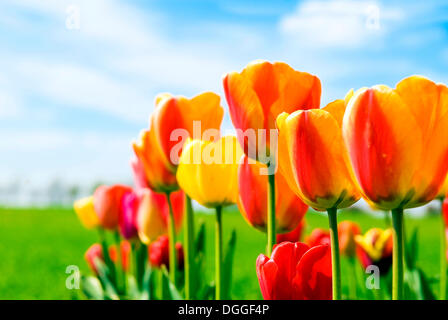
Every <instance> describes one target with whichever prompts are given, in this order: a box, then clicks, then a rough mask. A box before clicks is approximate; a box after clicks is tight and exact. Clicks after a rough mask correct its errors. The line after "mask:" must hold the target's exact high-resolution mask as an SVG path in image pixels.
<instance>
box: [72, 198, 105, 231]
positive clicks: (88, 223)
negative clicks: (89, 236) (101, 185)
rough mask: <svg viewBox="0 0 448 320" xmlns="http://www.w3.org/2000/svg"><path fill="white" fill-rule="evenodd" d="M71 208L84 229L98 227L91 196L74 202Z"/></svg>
mask: <svg viewBox="0 0 448 320" xmlns="http://www.w3.org/2000/svg"><path fill="white" fill-rule="evenodd" d="M73 207H74V209H75V212H76V214H77V215H78V218H79V220H80V221H81V223H82V224H83V225H84V227H86V228H88V229H91V228H95V227H97V226H98V225H99V219H98V215H97V214H96V212H95V208H94V205H93V197H92V196H91V197H86V198H82V199H79V200H77V201H75V203H74V204H73Z"/></svg>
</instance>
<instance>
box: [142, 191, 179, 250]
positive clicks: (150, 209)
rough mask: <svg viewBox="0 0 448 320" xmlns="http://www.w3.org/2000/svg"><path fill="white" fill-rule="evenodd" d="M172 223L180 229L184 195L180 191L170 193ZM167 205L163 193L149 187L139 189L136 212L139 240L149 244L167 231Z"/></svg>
mask: <svg viewBox="0 0 448 320" xmlns="http://www.w3.org/2000/svg"><path fill="white" fill-rule="evenodd" d="M170 200H171V204H172V206H173V214H174V223H175V228H176V230H177V231H180V228H181V226H182V220H183V212H184V203H185V196H184V193H183V192H182V191H176V192H172V193H171V194H170ZM168 219H169V205H168V201H167V197H166V195H165V194H162V193H156V192H154V191H152V190H151V189H144V190H142V191H141V194H140V199H139V208H138V213H137V230H138V235H139V238H140V240H141V241H142V242H143V243H145V244H149V243H150V242H151V241H153V240H156V239H157V238H158V237H159V236H161V235H164V234H167V233H168Z"/></svg>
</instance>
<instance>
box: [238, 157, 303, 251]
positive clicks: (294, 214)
mask: <svg viewBox="0 0 448 320" xmlns="http://www.w3.org/2000/svg"><path fill="white" fill-rule="evenodd" d="M249 161H250V160H249V158H248V157H247V156H246V155H244V156H243V158H242V160H241V162H240V165H239V168H238V190H239V197H238V208H239V210H240V212H241V214H242V215H243V217H244V218H245V220H246V221H247V222H248V223H249V224H250V225H251V226H253V227H255V228H257V229H258V230H261V231H263V232H266V228H267V221H266V220H267V199H268V197H267V193H268V190H267V189H268V188H267V185H268V184H267V182H268V177H267V176H266V175H263V174H261V172H262V170H263V168H264V167H266V166H265V165H263V164H262V163H260V162H256V163H254V164H250V163H249ZM275 183H276V187H277V190H278V192H277V193H276V200H275V203H276V209H275V217H276V219H275V220H276V221H275V225H276V229H277V232H278V233H285V232H289V231H292V230H294V229H295V228H296V227H297V226H298V225H299V223H300V221H301V220H302V218H303V216H304V215H305V213H306V211H307V210H308V206H307V205H305V204H304V203H303V202H302V200H300V198H299V197H298V196H297V195H295V194H294V192H292V191H291V189H290V188H289V186H288V184H287V182H286V180H285V178H283V176H282V175H281V174H277V175H276V176H275ZM294 242H296V241H294Z"/></svg>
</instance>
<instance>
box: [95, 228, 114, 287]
mask: <svg viewBox="0 0 448 320" xmlns="http://www.w3.org/2000/svg"><path fill="white" fill-rule="evenodd" d="M98 235H99V238H100V243H101V247H102V249H103V257H104V263H105V265H106V266H107V268H108V272H109V273H108V276H109V279H110V281H111V282H112V283H113V284H114V285H117V275H116V270H115V265H114V263H113V262H112V259H111V258H110V255H109V247H108V245H107V239H106V235H105V234H104V229H103V228H101V227H99V228H98Z"/></svg>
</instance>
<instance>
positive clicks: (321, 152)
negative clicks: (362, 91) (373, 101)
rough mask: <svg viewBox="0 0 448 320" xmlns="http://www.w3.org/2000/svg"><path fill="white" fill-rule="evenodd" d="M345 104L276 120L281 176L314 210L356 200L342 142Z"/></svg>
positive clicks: (334, 104) (344, 102)
mask: <svg viewBox="0 0 448 320" xmlns="http://www.w3.org/2000/svg"><path fill="white" fill-rule="evenodd" d="M347 99H348V98H347ZM345 104H346V101H345V100H336V101H335V102H333V103H331V104H329V105H328V106H327V107H326V108H324V109H311V110H306V111H296V112H294V113H292V114H287V113H282V114H281V115H280V116H279V117H278V118H277V125H278V129H279V165H280V172H282V173H283V176H284V177H286V179H288V183H289V185H290V187H291V188H292V189H293V190H294V191H295V192H296V193H297V194H298V195H299V196H300V197H301V199H302V200H303V201H304V202H305V203H306V204H308V205H309V206H311V207H313V208H314V209H316V210H327V209H330V208H337V209H341V208H346V207H349V206H351V205H352V204H353V203H355V202H356V201H358V199H359V193H358V191H357V189H356V186H355V183H354V182H353V180H352V177H351V172H350V167H349V161H348V156H347V152H346V148H345V145H344V141H343V138H342V129H341V123H340V121H341V120H340V119H342V117H341V114H344V110H345Z"/></svg>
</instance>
